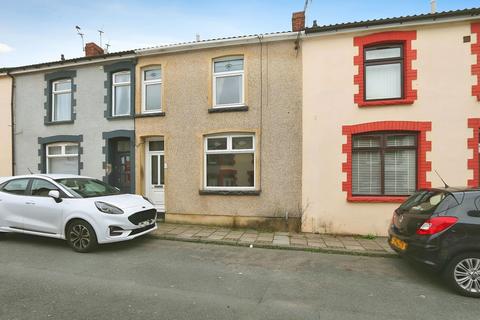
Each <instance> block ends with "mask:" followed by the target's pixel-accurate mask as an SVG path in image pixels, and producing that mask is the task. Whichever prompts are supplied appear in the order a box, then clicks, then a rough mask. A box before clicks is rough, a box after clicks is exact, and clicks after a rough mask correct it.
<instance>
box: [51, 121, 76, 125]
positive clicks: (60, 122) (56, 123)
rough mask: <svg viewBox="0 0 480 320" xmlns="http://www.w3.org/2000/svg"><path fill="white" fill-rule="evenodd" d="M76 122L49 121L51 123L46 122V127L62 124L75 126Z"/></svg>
mask: <svg viewBox="0 0 480 320" xmlns="http://www.w3.org/2000/svg"><path fill="white" fill-rule="evenodd" d="M73 123H74V121H73V120H67V121H49V122H45V125H46V126H56V125H60V124H73Z"/></svg>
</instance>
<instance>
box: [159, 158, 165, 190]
mask: <svg viewBox="0 0 480 320" xmlns="http://www.w3.org/2000/svg"><path fill="white" fill-rule="evenodd" d="M164 173H165V157H164V156H163V154H162V155H161V156H160V184H161V185H162V186H163V185H164V184H165V174H164Z"/></svg>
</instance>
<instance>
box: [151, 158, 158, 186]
mask: <svg viewBox="0 0 480 320" xmlns="http://www.w3.org/2000/svg"><path fill="white" fill-rule="evenodd" d="M151 168H152V169H151V175H152V185H153V186H156V185H158V156H157V155H155V156H152V157H151Z"/></svg>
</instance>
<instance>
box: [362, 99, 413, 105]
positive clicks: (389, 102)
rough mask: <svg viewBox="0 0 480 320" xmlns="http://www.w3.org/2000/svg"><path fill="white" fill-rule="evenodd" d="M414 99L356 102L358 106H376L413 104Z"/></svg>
mask: <svg viewBox="0 0 480 320" xmlns="http://www.w3.org/2000/svg"><path fill="white" fill-rule="evenodd" d="M414 102H415V100H414V99H391V100H375V101H361V102H359V103H358V106H359V107H378V106H393V105H408V104H413V103H414Z"/></svg>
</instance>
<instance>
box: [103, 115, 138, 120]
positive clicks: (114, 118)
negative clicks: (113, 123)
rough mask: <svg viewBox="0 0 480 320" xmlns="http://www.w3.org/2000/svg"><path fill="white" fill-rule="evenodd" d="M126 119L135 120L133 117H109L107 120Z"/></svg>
mask: <svg viewBox="0 0 480 320" xmlns="http://www.w3.org/2000/svg"><path fill="white" fill-rule="evenodd" d="M125 119H133V115H126V116H108V117H107V120H125Z"/></svg>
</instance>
